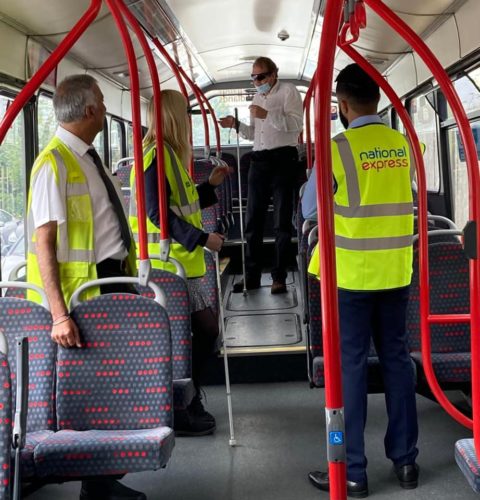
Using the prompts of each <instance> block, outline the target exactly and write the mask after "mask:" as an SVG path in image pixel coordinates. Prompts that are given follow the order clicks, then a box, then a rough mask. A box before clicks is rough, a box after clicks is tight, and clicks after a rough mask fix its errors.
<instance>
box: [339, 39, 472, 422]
mask: <svg viewBox="0 0 480 500" xmlns="http://www.w3.org/2000/svg"><path fill="white" fill-rule="evenodd" d="M341 48H342V50H343V51H344V52H345V54H347V55H348V56H349V57H350V58H351V59H353V61H355V62H356V63H357V64H358V65H359V66H361V67H362V68H363V69H364V70H365V71H366V72H367V73H368V74H369V75H370V76H371V77H372V78H373V79H374V80H375V81H376V82H377V83H378V85H379V86H380V87H381V89H382V90H383V91H384V92H385V95H386V96H387V97H388V98H389V99H390V101H391V103H392V104H393V106H394V107H395V109H396V111H397V113H398V115H399V117H400V118H401V120H402V122H403V124H404V126H405V129H406V131H407V136H408V138H409V140H410V144H411V145H412V149H413V156H414V158H415V164H416V167H417V180H418V205H419V207H418V211H419V216H418V224H419V236H420V238H419V240H420V241H419V254H420V256H421V259H422V265H423V266H424V268H425V269H426V270H427V272H426V273H425V278H426V281H423V282H421V291H420V299H421V300H422V301H425V300H426V304H425V305H424V307H425V308H426V310H427V311H430V296H429V293H428V291H429V290H430V275H429V272H428V270H429V265H428V235H427V231H428V229H427V188H426V176H425V165H424V162H423V155H422V151H421V149H420V143H419V140H418V136H417V133H416V131H415V128H414V127H413V124H412V120H411V119H410V116H409V115H408V113H407V111H406V109H405V107H404V106H403V104H402V101H401V100H400V99H399V98H398V96H397V94H396V93H395V91H394V90H393V88H392V87H391V86H390V84H389V83H388V82H387V81H386V80H385V79H384V78H383V77H382V75H381V74H380V73H379V72H378V71H377V70H376V69H375V68H374V67H373V66H372V65H371V64H370V63H369V62H368V61H367V60H366V59H365V58H364V57H363V56H361V55H360V54H359V53H358V52H357V51H356V50H355V49H354V48H353V47H352V46H351V45H342V46H341ZM422 278H423V277H422ZM422 291H425V292H426V293H425V294H424V293H422ZM446 316H447V315H443V316H442V322H443V321H445V317H446ZM455 316H456V315H455ZM453 319H455V318H453ZM422 358H423V367H424V370H425V373H426V374H427V372H428V376H427V379H428V383H429V385H430V388H431V389H432V392H433V394H434V395H435V397H436V398H437V399H438V400H439V402H440V404H441V405H442V407H443V408H444V409H445V411H447V412H448V413H449V414H450V415H451V416H452V417H453V418H454V419H455V420H457V422H459V423H460V424H462V425H465V426H466V427H469V428H472V425H473V424H472V420H471V419H469V418H468V417H466V416H465V415H464V414H463V413H462V412H460V411H459V410H457V408H455V406H453V405H452V403H451V402H450V401H449V400H448V398H447V397H446V396H445V394H444V393H443V391H442V388H441V387H440V384H439V383H438V380H437V377H436V375H435V371H434V370H433V366H432V354H431V338H430V324H428V328H427V329H426V330H425V331H424V330H422Z"/></svg>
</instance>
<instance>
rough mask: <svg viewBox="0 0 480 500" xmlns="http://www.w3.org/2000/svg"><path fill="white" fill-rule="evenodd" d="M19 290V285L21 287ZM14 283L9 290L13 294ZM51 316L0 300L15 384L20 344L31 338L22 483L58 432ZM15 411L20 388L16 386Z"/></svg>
mask: <svg viewBox="0 0 480 500" xmlns="http://www.w3.org/2000/svg"><path fill="white" fill-rule="evenodd" d="M17 286H19V285H17ZM13 289H14V286H13V284H12V283H11V284H10V286H9V290H13ZM51 324H52V317H51V315H50V312H49V311H48V310H47V309H46V308H45V307H43V306H42V305H40V304H36V303H34V302H31V301H28V300H24V299H18V298H11V297H3V298H1V299H0V325H2V330H3V333H4V335H5V338H6V340H7V343H8V348H9V349H8V350H9V354H8V358H9V364H10V369H11V378H12V382H15V380H16V375H17V374H16V369H17V362H16V349H15V344H16V340H17V339H18V338H19V337H25V336H28V341H29V352H30V354H29V391H28V418H27V434H26V442H25V446H24V447H23V448H22V450H21V457H20V458H21V474H22V480H25V479H28V478H31V477H34V476H35V475H36V469H35V464H34V450H35V448H36V446H37V445H38V444H39V443H40V442H42V441H43V440H45V439H46V438H48V437H49V436H50V435H52V434H53V432H54V431H55V425H56V422H55V407H54V404H55V403H54V398H53V395H54V383H55V356H56V344H55V343H54V342H52V340H51V338H50V332H51ZM12 395H13V399H12V406H13V411H15V404H16V385H15V383H13V384H12Z"/></svg>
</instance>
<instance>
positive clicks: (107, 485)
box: [80, 477, 147, 500]
mask: <svg viewBox="0 0 480 500" xmlns="http://www.w3.org/2000/svg"><path fill="white" fill-rule="evenodd" d="M80 500H147V496H146V495H145V493H142V492H141V491H135V490H132V489H131V488H129V487H128V486H125V485H124V484H122V483H120V482H118V481H116V480H115V479H111V478H109V477H102V478H99V479H91V480H84V481H82V489H81V490H80Z"/></svg>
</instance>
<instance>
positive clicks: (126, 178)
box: [114, 162, 133, 207]
mask: <svg viewBox="0 0 480 500" xmlns="http://www.w3.org/2000/svg"><path fill="white" fill-rule="evenodd" d="M132 166H133V162H124V163H121V164H120V165H119V167H118V168H117V170H116V171H115V174H114V175H116V176H117V178H118V179H119V180H120V184H121V186H122V194H123V199H124V200H125V206H126V207H128V206H129V205H130V172H131V171H132Z"/></svg>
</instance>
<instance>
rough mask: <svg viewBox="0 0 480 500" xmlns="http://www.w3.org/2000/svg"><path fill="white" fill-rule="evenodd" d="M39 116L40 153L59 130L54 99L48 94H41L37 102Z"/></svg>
mask: <svg viewBox="0 0 480 500" xmlns="http://www.w3.org/2000/svg"><path fill="white" fill-rule="evenodd" d="M37 114H38V147H39V151H42V149H43V148H44V147H45V146H46V145H47V144H48V143H49V142H50V140H51V139H52V137H53V136H54V135H55V131H56V129H57V126H58V124H57V120H56V119H55V113H54V111H53V101H52V98H51V97H50V96H48V95H46V94H40V95H39V96H38V101H37Z"/></svg>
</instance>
